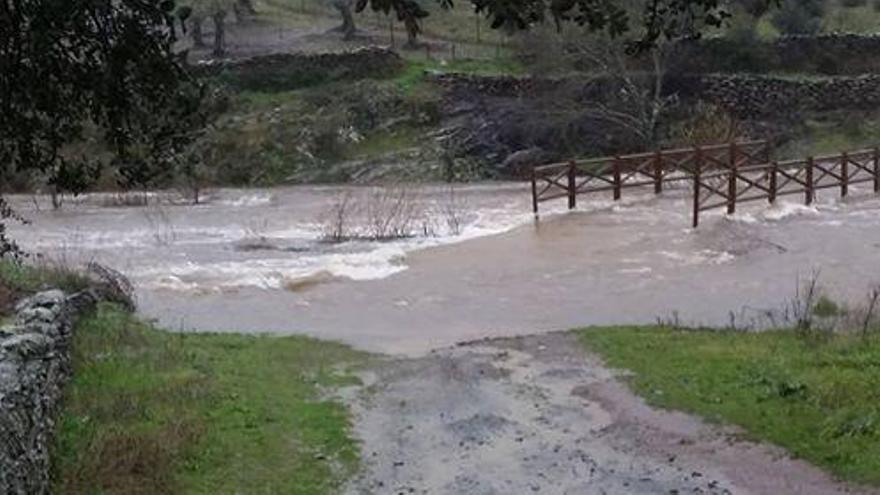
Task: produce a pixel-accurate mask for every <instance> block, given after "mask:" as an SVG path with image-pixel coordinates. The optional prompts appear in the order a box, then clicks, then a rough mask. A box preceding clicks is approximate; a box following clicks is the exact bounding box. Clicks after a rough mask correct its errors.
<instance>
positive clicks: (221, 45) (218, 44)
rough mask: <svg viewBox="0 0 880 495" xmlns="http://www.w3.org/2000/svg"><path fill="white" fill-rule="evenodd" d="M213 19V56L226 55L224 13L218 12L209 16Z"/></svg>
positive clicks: (222, 11)
mask: <svg viewBox="0 0 880 495" xmlns="http://www.w3.org/2000/svg"><path fill="white" fill-rule="evenodd" d="M211 18H212V19H214V56H215V57H222V56H223V54H224V53H226V11H225V10H218V11H217V12H215V13H214V15H212V16H211Z"/></svg>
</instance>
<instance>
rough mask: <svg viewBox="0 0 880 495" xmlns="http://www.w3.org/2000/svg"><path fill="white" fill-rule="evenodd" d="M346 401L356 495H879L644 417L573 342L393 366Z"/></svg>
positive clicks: (772, 454)
mask: <svg viewBox="0 0 880 495" xmlns="http://www.w3.org/2000/svg"><path fill="white" fill-rule="evenodd" d="M364 378H365V382H366V385H365V386H364V387H363V388H361V389H359V390H358V391H357V392H356V393H353V394H352V395H350V396H349V397H348V400H349V402H350V404H351V405H352V407H353V410H354V412H355V417H356V423H355V431H356V434H357V435H358V436H359V437H360V439H361V440H362V442H363V444H362V451H363V456H364V470H363V474H362V475H361V476H360V477H358V478H357V479H356V480H355V481H354V482H353V483H351V484H350V486H349V487H348V493H351V494H366V493H419V494H424V493H440V494H447V493H448V494H459V493H468V494H511V493H552V494H585V493H608V494H613V493H620V494H631V493H646V494H647V493H651V494H655V493H666V494H685V493H702V494H730V493H736V494H740V493H755V494H787V493H790V494H816V495H820V494H821V495H829V494H836V493H871V492H870V491H866V490H863V489H861V488H855V487H849V486H847V485H844V484H841V483H839V482H835V481H834V480H833V479H831V478H830V477H829V476H828V475H826V474H825V473H823V472H822V471H820V470H819V469H817V468H815V467H813V466H811V465H809V464H807V463H805V462H803V461H799V460H795V459H791V458H790V457H788V456H787V455H786V453H785V452H784V451H782V450H781V449H778V448H774V447H770V446H766V445H759V444H755V443H752V442H747V441H743V440H741V439H740V437H741V435H739V433H740V432H738V431H737V430H736V429H734V428H722V427H719V426H716V425H709V424H706V423H704V422H703V421H701V420H699V419H696V418H694V417H691V416H688V415H685V414H681V413H677V412H669V411H661V410H657V409H653V408H651V407H648V406H647V405H646V404H645V403H644V402H643V401H642V400H641V399H639V398H638V397H636V396H634V395H633V394H632V393H631V392H630V391H629V390H628V389H627V388H626V386H625V385H623V384H622V382H621V380H620V378H621V377H620V376H619V374H618V373H616V372H613V371H610V370H608V369H607V368H605V367H604V366H603V364H602V362H601V360H600V359H599V358H598V357H596V356H595V355H590V354H589V353H587V352H585V351H584V350H583V347H582V345H581V344H580V343H579V342H578V341H577V338H576V336H574V335H573V334H571V333H552V334H547V335H542V336H528V337H516V338H503V339H494V340H483V341H479V342H475V343H470V344H464V345H459V346H455V347H451V348H446V349H441V350H436V351H434V352H431V353H430V354H429V355H427V356H425V357H422V358H418V359H392V360H389V361H387V362H384V363H382V364H381V365H379V366H377V367H376V368H374V369H372V370H371V371H369V372H367V373H365V375H364Z"/></svg>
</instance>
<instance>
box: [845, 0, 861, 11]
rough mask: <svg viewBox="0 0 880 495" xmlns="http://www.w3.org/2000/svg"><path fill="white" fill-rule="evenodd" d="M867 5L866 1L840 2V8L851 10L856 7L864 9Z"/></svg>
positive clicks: (849, 0) (850, 0)
mask: <svg viewBox="0 0 880 495" xmlns="http://www.w3.org/2000/svg"><path fill="white" fill-rule="evenodd" d="M867 4H868V0H840V5H841V7H846V8H848V9H853V8H856V7H864V6H865V5H867Z"/></svg>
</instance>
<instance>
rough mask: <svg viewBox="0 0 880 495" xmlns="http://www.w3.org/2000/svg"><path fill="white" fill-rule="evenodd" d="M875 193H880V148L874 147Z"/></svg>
mask: <svg viewBox="0 0 880 495" xmlns="http://www.w3.org/2000/svg"><path fill="white" fill-rule="evenodd" d="M874 192H875V193H880V148H878V147H876V146H875V147H874Z"/></svg>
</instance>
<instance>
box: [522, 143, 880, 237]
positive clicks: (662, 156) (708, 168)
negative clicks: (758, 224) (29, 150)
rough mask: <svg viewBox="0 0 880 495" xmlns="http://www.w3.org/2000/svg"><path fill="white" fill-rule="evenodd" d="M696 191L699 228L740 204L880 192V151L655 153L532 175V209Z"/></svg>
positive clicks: (723, 147) (755, 147)
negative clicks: (861, 188)
mask: <svg viewBox="0 0 880 495" xmlns="http://www.w3.org/2000/svg"><path fill="white" fill-rule="evenodd" d="M681 181H689V182H691V183H692V184H693V226H694V227H697V226H699V223H700V213H701V212H704V211H707V210H711V209H714V208H720V207H726V208H727V212H728V213H729V214H732V213H735V212H736V205H737V204H738V203H744V202H750V201H759V200H767V201H769V202H770V203H773V202H775V201H776V200H777V198H779V197H780V196H786V195H792V194H803V195H804V201H805V203H806V204H808V205H809V204H812V202H813V201H814V199H815V197H816V191H818V190H820V189H828V188H839V189H840V194H841V196H842V197H845V196H847V194H848V191H849V186H850V185H853V184H860V183H867V182H872V183H873V185H874V192H875V193H878V192H880V149H878V148H873V149H866V150H859V151H850V152H843V153H840V154H837V155H827V156H820V157H809V158H805V159H800V160H787V161H772V160H771V159H770V148H769V146H768V144H767V142H766V141H745V142H733V143H727V144H719V145H712V146H705V147H700V146H696V147H693V148H684V149H676V150H667V151H656V152H653V153H640V154H635V155H624V156H613V157H604V158H597V159H591V160H582V161H575V160H573V161H570V162H566V163H555V164H550V165H542V166H537V167H533V169H532V178H531V182H532V209H533V211H534V213H535V215H537V214H538V205H539V204H540V203H542V202H544V201H549V200H552V199H557V198H563V197H565V198H568V207H569V209H572V208H574V207H575V206H576V205H577V197H578V195H583V194H591V193H600V192H603V191H611V192H612V194H613V198H614V200H619V199H620V198H621V196H622V194H623V190H624V189H628V188H634V187H644V186H648V185H653V187H654V192H655V194H659V193H661V192H662V191H663V184H664V183H668V182H681Z"/></svg>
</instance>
